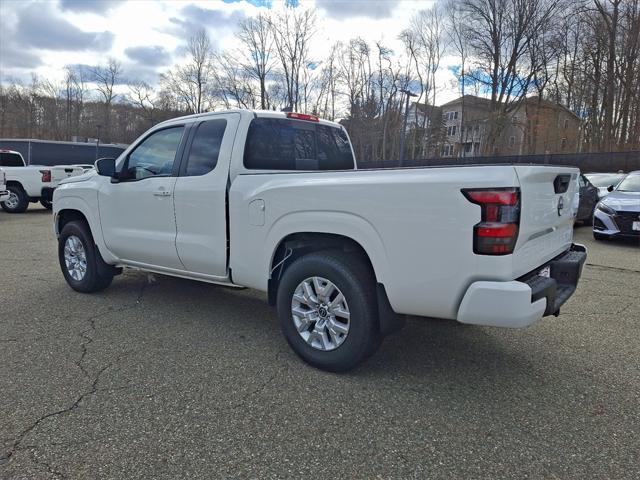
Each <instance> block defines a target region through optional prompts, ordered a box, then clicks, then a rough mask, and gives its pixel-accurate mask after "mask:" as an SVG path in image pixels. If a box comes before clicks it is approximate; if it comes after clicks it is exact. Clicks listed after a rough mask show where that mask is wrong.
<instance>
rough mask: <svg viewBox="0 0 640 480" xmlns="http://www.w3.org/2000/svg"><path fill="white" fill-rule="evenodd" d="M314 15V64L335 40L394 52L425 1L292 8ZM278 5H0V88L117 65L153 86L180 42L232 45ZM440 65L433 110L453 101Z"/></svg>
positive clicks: (21, 1)
mask: <svg viewBox="0 0 640 480" xmlns="http://www.w3.org/2000/svg"><path fill="white" fill-rule="evenodd" d="M299 3H300V4H301V5H302V6H304V7H307V6H308V7H316V9H317V12H318V17H319V18H318V20H319V21H318V27H319V28H318V32H317V33H316V36H315V37H314V41H313V46H312V51H311V53H312V56H313V57H314V58H318V59H321V58H323V57H324V56H325V55H326V53H327V52H328V49H329V47H330V46H331V45H332V44H333V43H334V42H335V41H338V40H343V41H346V40H348V39H350V38H353V37H356V36H360V37H362V38H364V39H365V40H368V41H370V42H375V41H378V40H382V41H383V42H384V43H385V45H388V46H390V47H391V48H392V49H394V50H396V51H397V52H401V51H402V50H403V49H402V45H401V43H400V42H399V41H398V39H397V37H398V34H399V33H400V32H401V31H402V30H403V29H404V28H406V27H407V25H408V22H409V19H410V18H411V16H412V15H413V14H414V13H415V12H417V11H418V10H421V9H425V8H428V7H429V6H431V5H432V3H433V1H430V0H299ZM279 4H280V1H279V0H200V1H197V0H178V1H176V0H0V19H1V20H2V26H1V27H0V81H7V79H9V78H16V79H20V80H22V81H25V82H28V81H29V79H30V76H31V72H35V73H37V74H38V75H41V76H43V77H45V78H49V79H51V80H60V79H61V78H62V69H63V67H64V66H65V65H68V64H85V65H96V64H99V63H101V62H102V63H104V61H105V60H106V58H107V57H114V58H116V59H118V60H119V61H120V62H122V65H123V69H124V75H125V76H126V78H127V79H128V80H144V81H147V82H148V83H150V84H152V85H154V84H156V83H157V81H158V73H160V72H162V71H166V70H167V69H168V68H170V67H171V66H172V65H175V64H176V63H180V62H181V61H182V60H183V56H182V55H183V53H184V46H185V44H186V40H187V39H188V38H189V36H190V35H192V34H193V32H195V31H196V30H197V29H198V28H200V27H205V28H206V29H207V31H208V32H209V35H210V37H211V39H212V40H213V42H214V45H215V46H216V48H219V49H227V48H231V47H233V46H234V45H235V39H234V35H233V34H234V31H235V28H236V25H237V22H238V20H240V19H242V18H245V17H247V16H254V15H256V14H258V13H259V12H260V11H261V10H262V11H264V10H265V9H269V8H279V6H280V5H279ZM446 63H447V62H446V61H445V65H443V68H442V72H441V75H440V77H441V85H442V86H441V88H442V94H441V95H440V98H439V101H438V103H442V102H445V101H448V100H450V99H452V98H453V97H455V96H456V91H455V88H451V83H452V81H453V75H452V74H451V73H450V72H449V71H448V69H447V68H446V67H447V65H446Z"/></svg>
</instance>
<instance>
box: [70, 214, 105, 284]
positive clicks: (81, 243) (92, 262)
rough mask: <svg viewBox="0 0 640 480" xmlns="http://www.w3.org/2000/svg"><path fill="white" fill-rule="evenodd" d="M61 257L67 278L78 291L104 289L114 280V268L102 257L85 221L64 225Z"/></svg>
mask: <svg viewBox="0 0 640 480" xmlns="http://www.w3.org/2000/svg"><path fill="white" fill-rule="evenodd" d="M58 260H59V262H60V268H61V269H62V274H63V275H64V278H65V280H66V281H67V283H68V284H69V286H70V287H71V288H73V289H74V290H76V291H78V292H82V293H92V292H97V291H100V290H103V289H105V288H107V287H108V286H109V285H110V284H111V281H112V280H113V275H114V272H113V267H112V266H110V265H108V264H106V263H105V262H104V260H103V259H102V256H101V255H100V252H99V251H98V249H97V248H96V246H95V243H94V242H93V237H92V236H91V231H90V230H89V227H88V226H87V224H86V223H85V222H82V221H73V222H69V223H67V224H66V225H65V226H64V228H63V229H62V231H61V232H60V238H59V239H58Z"/></svg>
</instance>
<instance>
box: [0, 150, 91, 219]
mask: <svg viewBox="0 0 640 480" xmlns="http://www.w3.org/2000/svg"><path fill="white" fill-rule="evenodd" d="M0 167H2V169H3V170H4V171H5V174H6V177H7V179H6V182H7V190H8V192H9V196H8V198H5V199H0V207H2V209H3V210H5V211H6V212H9V213H22V212H24V211H25V210H26V209H27V208H28V207H29V202H33V203H35V202H40V203H41V204H42V206H43V207H45V208H48V209H49V210H51V199H52V196H53V191H54V190H55V188H56V187H57V186H58V184H59V183H60V181H61V180H62V179H64V178H68V177H72V176H76V175H82V174H83V173H84V170H83V169H82V167H76V166H66V165H61V166H55V167H43V166H39V165H29V166H27V164H26V163H25V161H24V158H23V157H22V154H20V152H15V151H13V150H0Z"/></svg>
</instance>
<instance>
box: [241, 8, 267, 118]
mask: <svg viewBox="0 0 640 480" xmlns="http://www.w3.org/2000/svg"><path fill="white" fill-rule="evenodd" d="M236 37H237V38H238V39H239V40H240V42H241V43H242V48H241V49H240V52H239V53H240V59H241V60H240V62H241V65H242V67H243V68H244V70H245V71H246V72H247V73H248V74H249V76H250V77H251V78H253V79H255V80H257V82H258V84H259V88H260V108H262V109H263V110H267V109H269V96H268V92H267V77H268V76H269V74H270V72H271V69H272V68H273V31H272V28H271V22H270V20H269V18H268V17H267V16H265V15H264V14H262V13H260V14H258V16H256V17H249V18H247V19H246V20H242V21H241V22H240V24H239V29H238V32H237V33H236Z"/></svg>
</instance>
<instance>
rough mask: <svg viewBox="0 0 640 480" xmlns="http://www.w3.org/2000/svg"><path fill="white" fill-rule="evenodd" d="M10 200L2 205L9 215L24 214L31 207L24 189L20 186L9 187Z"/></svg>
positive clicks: (0, 204)
mask: <svg viewBox="0 0 640 480" xmlns="http://www.w3.org/2000/svg"><path fill="white" fill-rule="evenodd" d="M7 190H8V191H9V198H8V199H6V200H5V201H4V202H2V203H0V206H1V207H2V209H3V210H4V211H5V212H7V213H23V212H25V211H26V210H27V208H28V207H29V197H28V196H27V194H26V192H25V191H24V190H23V189H22V187H20V186H18V185H8V186H7Z"/></svg>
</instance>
